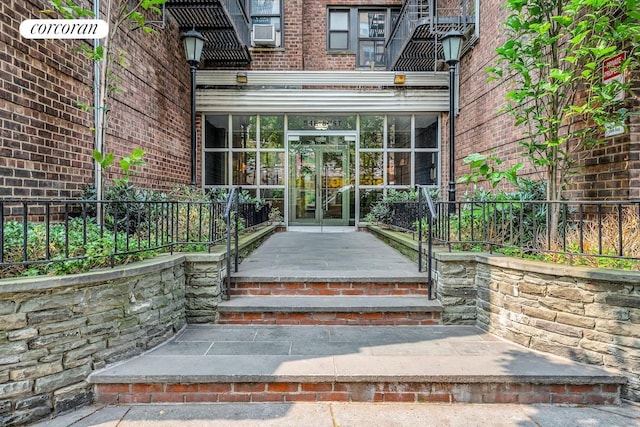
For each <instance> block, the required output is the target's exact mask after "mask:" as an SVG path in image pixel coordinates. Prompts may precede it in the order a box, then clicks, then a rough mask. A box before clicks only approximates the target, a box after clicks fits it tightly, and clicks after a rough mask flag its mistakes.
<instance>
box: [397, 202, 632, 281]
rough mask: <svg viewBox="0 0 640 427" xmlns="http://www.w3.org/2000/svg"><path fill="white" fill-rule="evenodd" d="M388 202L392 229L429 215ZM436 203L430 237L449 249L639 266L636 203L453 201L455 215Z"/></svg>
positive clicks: (413, 225)
mask: <svg viewBox="0 0 640 427" xmlns="http://www.w3.org/2000/svg"><path fill="white" fill-rule="evenodd" d="M422 200H423V201H422V202H421V204H424V203H427V200H426V199H422ZM392 205H393V206H392V212H393V215H394V218H393V220H392V221H391V222H390V223H391V224H392V225H394V226H396V227H400V228H403V229H405V230H407V231H411V232H416V231H417V230H418V227H419V224H421V223H422V222H424V221H426V219H427V215H428V214H427V212H428V209H427V208H426V207H422V206H420V204H419V203H417V202H406V203H394V204H392ZM434 207H435V217H434V218H433V224H432V225H433V229H432V232H431V233H429V235H430V236H431V237H432V239H433V242H434V243H435V244H444V245H446V246H448V248H449V250H452V249H463V250H464V249H468V250H479V249H482V250H487V251H490V252H492V251H495V250H500V251H501V252H505V253H508V254H510V255H518V256H531V257H539V258H540V257H541V258H543V259H548V260H551V261H557V262H565V263H568V264H585V265H594V266H602V267H622V268H634V267H635V268H638V267H639V266H640V263H639V262H638V261H640V201H598V202H595V201H558V202H547V201H517V200H505V201H463V202H455V210H454V212H455V213H454V214H449V212H450V207H451V206H450V203H449V202H438V203H435V204H434ZM419 218H422V222H419V221H418V219H419ZM428 224H429V226H430V225H431V223H430V222H429V223H428Z"/></svg>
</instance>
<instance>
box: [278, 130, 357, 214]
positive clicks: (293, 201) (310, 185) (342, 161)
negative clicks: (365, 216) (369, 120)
mask: <svg viewBox="0 0 640 427" xmlns="http://www.w3.org/2000/svg"><path fill="white" fill-rule="evenodd" d="M289 171H290V176H289V223H290V224H292V225H348V224H349V206H350V197H351V193H352V188H351V183H350V178H349V176H350V173H349V146H348V144H346V143H345V138H344V137H343V136H324V135H295V136H290V137H289Z"/></svg>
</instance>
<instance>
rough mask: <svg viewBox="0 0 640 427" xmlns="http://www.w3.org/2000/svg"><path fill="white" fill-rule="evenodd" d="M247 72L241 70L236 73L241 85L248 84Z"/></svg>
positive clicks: (237, 80) (237, 81)
mask: <svg viewBox="0 0 640 427" xmlns="http://www.w3.org/2000/svg"><path fill="white" fill-rule="evenodd" d="M247 81H248V79H247V73H243V72H240V73H238V74H236V83H237V84H239V85H246V84H247Z"/></svg>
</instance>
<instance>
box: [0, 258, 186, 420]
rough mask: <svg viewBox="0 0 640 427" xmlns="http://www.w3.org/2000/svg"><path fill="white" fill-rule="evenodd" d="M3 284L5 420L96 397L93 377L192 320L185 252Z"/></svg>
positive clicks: (1, 396)
mask: <svg viewBox="0 0 640 427" xmlns="http://www.w3.org/2000/svg"><path fill="white" fill-rule="evenodd" d="M162 258H163V259H162V261H158V260H155V261H153V262H144V263H139V264H136V266H135V267H122V268H117V269H114V270H105V271H102V272H96V273H89V274H80V275H73V276H68V277H55V278H43V277H39V278H31V279H17V280H16V279H14V280H12V281H7V280H3V281H2V282H1V283H0V425H14V424H22V423H26V422H29V421H34V420H36V419H39V418H43V417H45V416H47V415H49V414H51V413H60V412H63V411H66V410H68V409H71V408H73V407H77V406H80V405H83V404H88V403H91V402H92V400H93V391H92V385H90V384H88V383H87V381H86V378H87V376H88V375H89V374H90V373H91V372H92V371H93V370H96V369H100V368H103V367H105V366H106V365H107V364H109V363H113V362H117V361H120V360H124V359H127V358H130V357H132V356H135V355H137V354H140V353H141V352H143V351H144V350H147V349H149V348H151V347H154V346H156V345H158V344H160V343H162V342H164V341H165V340H167V339H168V338H169V337H171V336H173V335H174V334H175V332H176V331H177V330H179V329H180V328H182V327H183V326H184V325H185V322H186V319H185V269H184V262H183V257H180V256H169V257H162Z"/></svg>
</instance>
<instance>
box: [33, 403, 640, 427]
mask: <svg viewBox="0 0 640 427" xmlns="http://www.w3.org/2000/svg"><path fill="white" fill-rule="evenodd" d="M36 426H38V427H67V426H73V427H89V426H95V427H98V426H99V427H272V426H273V427H430V426H434V427H447V426H451V427H475V426H478V427H605V426H606V427H633V426H640V407H638V406H630V405H623V406H594V407H567V406H551V405H495V404H492V405H481V404H472V405H470V404H455V405H442V404H408V403H397V404H395V403H383V404H380V403H377V404H372V403H260V404H256V403H252V404H241V403H231V404H205V405H184V404H181V405H137V406H136V405H125V406H106V407H100V406H91V407H85V408H81V409H79V410H77V411H74V412H71V413H68V414H65V415H62V416H59V417H57V418H55V419H52V420H48V421H44V422H41V423H39V424H36Z"/></svg>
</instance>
